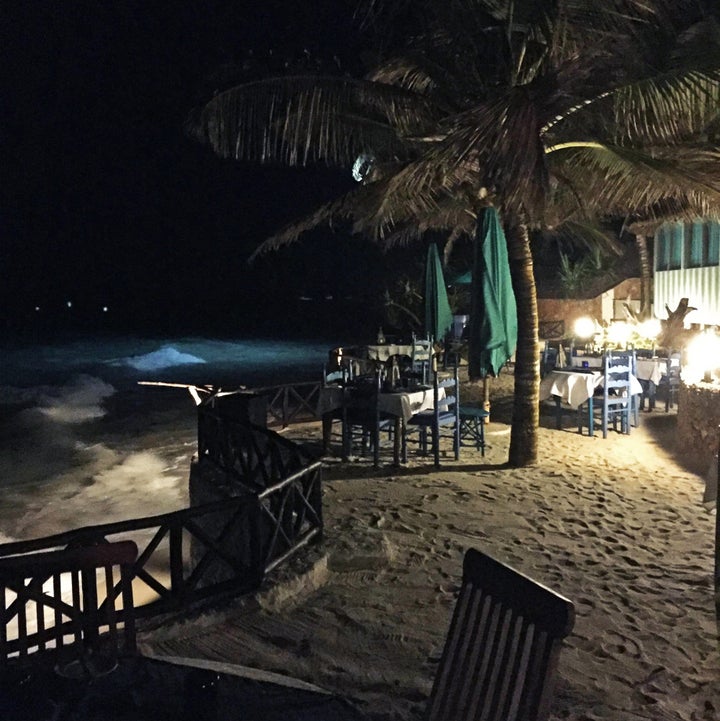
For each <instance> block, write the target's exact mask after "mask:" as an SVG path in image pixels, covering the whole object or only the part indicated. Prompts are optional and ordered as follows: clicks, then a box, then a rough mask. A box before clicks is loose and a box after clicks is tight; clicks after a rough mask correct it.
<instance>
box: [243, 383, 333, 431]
mask: <svg viewBox="0 0 720 721" xmlns="http://www.w3.org/2000/svg"><path fill="white" fill-rule="evenodd" d="M320 387H321V383H320V382H314V381H308V382H306V383H287V384H284V385H279V386H265V387H263V388H253V389H252V391H251V392H252V393H256V394H258V395H264V396H266V397H267V399H268V408H267V411H268V426H278V425H279V426H282V427H283V428H286V427H287V426H289V425H290V424H291V423H303V422H305V421H312V420H316V419H317V414H316V408H317V402H318V398H319V395H320Z"/></svg>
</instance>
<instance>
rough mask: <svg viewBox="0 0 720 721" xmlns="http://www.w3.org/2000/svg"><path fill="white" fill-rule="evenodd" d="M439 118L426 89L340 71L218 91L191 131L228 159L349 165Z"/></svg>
mask: <svg viewBox="0 0 720 721" xmlns="http://www.w3.org/2000/svg"><path fill="white" fill-rule="evenodd" d="M434 121H437V117H435V115H434V112H433V107H432V104H430V103H428V102H427V101H426V100H425V99H424V98H423V97H422V96H421V95H419V94H417V93H412V92H409V91H406V90H404V89H402V88H397V87H391V86H389V85H386V84H383V83H373V82H370V81H364V80H353V79H349V78H334V77H322V78H320V77H316V76H307V77H305V76H303V77H283V78H276V79H271V80H260V81H256V82H253V83H248V84H246V85H240V86H238V87H235V88H232V89H230V90H227V91H225V92H223V93H220V94H219V95H216V96H215V97H214V98H213V99H212V100H211V101H210V102H209V103H207V105H205V107H204V108H202V110H201V111H200V112H199V113H198V114H196V115H195V116H194V117H192V118H191V119H190V121H189V129H190V131H191V132H192V133H193V134H194V135H195V136H196V137H198V138H200V139H202V140H205V141H207V142H208V143H209V144H210V145H211V146H212V148H213V149H214V150H215V152H216V153H218V154H219V155H221V156H223V157H229V158H235V159H238V160H240V159H242V160H255V161H260V162H280V163H284V164H287V165H308V164H311V163H314V162H318V161H324V162H326V163H329V164H339V165H347V164H348V163H351V162H352V161H353V160H354V158H355V157H356V156H357V155H358V154H359V153H360V152H362V151H363V150H366V149H368V148H372V149H373V150H374V151H375V152H376V153H381V152H382V153H385V154H388V155H390V156H392V155H394V154H400V153H402V152H403V148H404V146H403V142H402V139H403V137H404V136H412V135H417V134H421V131H422V129H423V128H425V127H427V126H428V125H431V124H432V123H433V122H434Z"/></svg>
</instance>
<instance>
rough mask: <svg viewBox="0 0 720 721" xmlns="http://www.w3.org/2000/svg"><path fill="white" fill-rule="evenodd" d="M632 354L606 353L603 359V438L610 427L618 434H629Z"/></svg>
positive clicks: (631, 404)
mask: <svg viewBox="0 0 720 721" xmlns="http://www.w3.org/2000/svg"><path fill="white" fill-rule="evenodd" d="M632 369H633V356H632V353H627V352H626V353H622V352H614V351H608V352H607V353H605V357H604V358H603V387H602V406H601V413H602V415H601V424H602V433H603V438H607V434H608V429H609V428H610V427H611V426H612V428H613V429H614V430H618V423H619V430H620V433H630V426H631V422H630V421H631V418H632V413H633V405H634V402H633V398H632V389H631V381H630V379H631V375H632Z"/></svg>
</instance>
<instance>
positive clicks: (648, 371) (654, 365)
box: [636, 358, 667, 385]
mask: <svg viewBox="0 0 720 721" xmlns="http://www.w3.org/2000/svg"><path fill="white" fill-rule="evenodd" d="M666 368H667V361H666V360H665V359H664V358H638V359H637V371H636V375H637V377H638V378H639V379H640V380H641V381H652V382H653V383H654V384H655V385H657V384H658V383H659V382H660V379H661V378H662V377H663V375H664V373H665V370H666Z"/></svg>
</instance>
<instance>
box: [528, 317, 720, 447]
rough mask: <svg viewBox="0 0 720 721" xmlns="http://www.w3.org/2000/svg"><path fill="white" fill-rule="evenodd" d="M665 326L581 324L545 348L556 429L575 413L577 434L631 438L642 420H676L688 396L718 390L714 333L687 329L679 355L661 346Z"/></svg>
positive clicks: (543, 390)
mask: <svg viewBox="0 0 720 721" xmlns="http://www.w3.org/2000/svg"><path fill="white" fill-rule="evenodd" d="M663 326H664V324H663V322H661V321H660V320H658V319H656V318H650V319H646V320H644V321H642V322H637V321H635V322H633V321H632V319H628V320H615V321H611V322H609V323H604V324H601V323H599V322H598V321H597V320H594V319H592V318H589V317H583V318H579V319H577V320H576V322H575V324H574V328H573V331H574V332H573V335H572V336H570V337H569V338H567V339H564V340H561V341H555V342H548V341H546V342H545V344H544V346H543V349H542V350H541V352H540V367H541V376H542V378H541V383H540V400H541V402H548V401H549V402H550V403H551V405H554V410H555V425H556V428H558V429H561V428H562V427H563V416H564V415H565V414H567V413H569V412H575V413H576V414H577V417H576V421H577V423H576V425H577V431H578V432H579V433H583V432H584V431H585V430H586V431H587V433H588V434H589V435H590V436H592V435H594V431H595V429H596V428H597V427H598V426H599V427H600V429H601V430H602V432H603V437H604V438H606V437H607V434H608V430H610V429H611V428H612V429H613V430H616V431H619V432H620V433H630V432H631V429H632V428H633V427H636V426H637V425H638V424H639V423H640V419H641V414H642V413H652V412H655V411H664V412H665V413H668V412H671V411H672V412H674V413H677V411H678V406H679V403H680V401H679V398H680V395H681V388H682V392H683V393H685V395H687V389H688V388H694V389H695V390H694V392H697V387H698V384H700V385H701V386H704V387H705V388H706V389H710V388H711V387H712V388H714V390H715V391H718V390H720V335H718V333H717V331H716V329H714V328H713V327H707V328H704V329H702V330H699V329H689V330H688V331H687V332H685V333H684V335H683V336H682V338H681V339H679V340H678V342H677V347H667V346H661V345H660V342H659V340H658V339H662V340H667V334H665V336H664V337H663Z"/></svg>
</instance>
